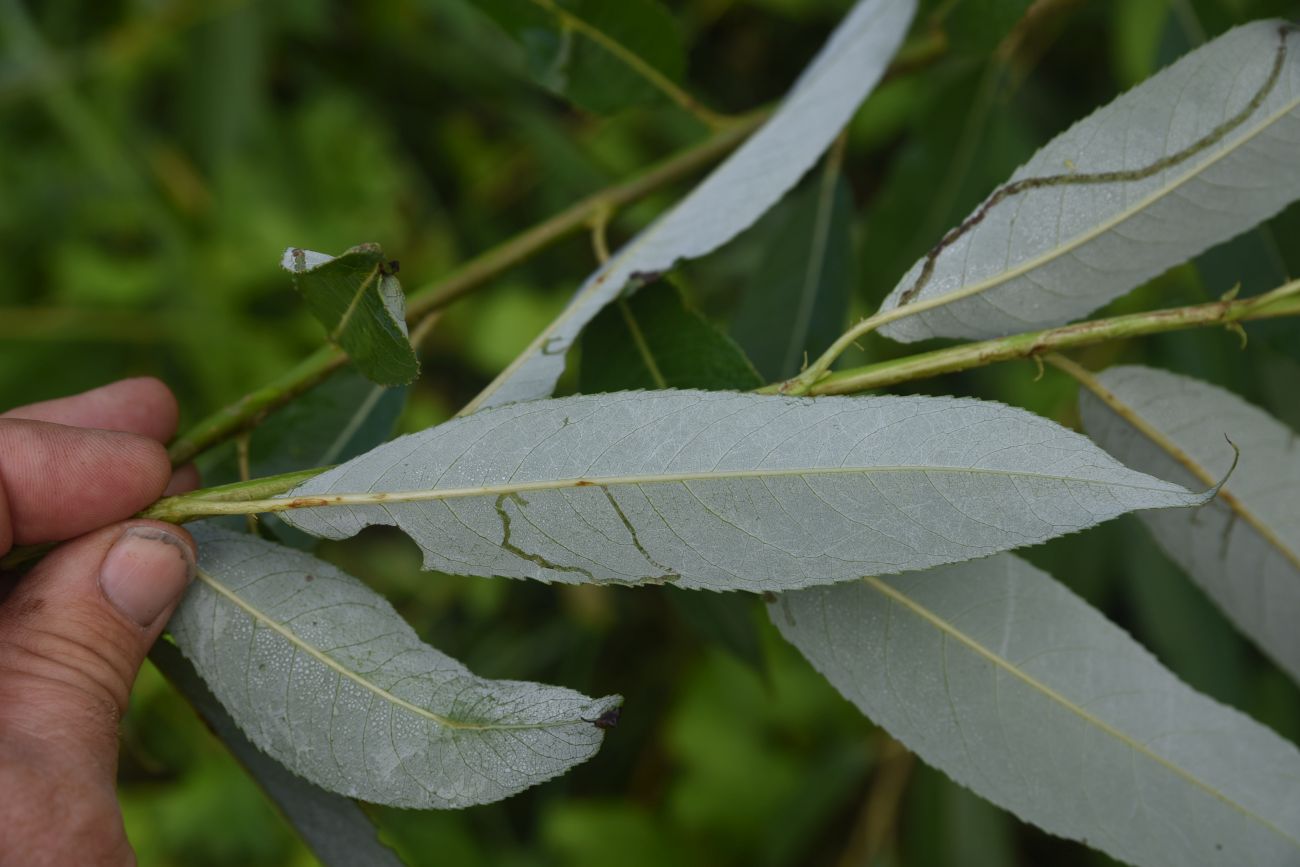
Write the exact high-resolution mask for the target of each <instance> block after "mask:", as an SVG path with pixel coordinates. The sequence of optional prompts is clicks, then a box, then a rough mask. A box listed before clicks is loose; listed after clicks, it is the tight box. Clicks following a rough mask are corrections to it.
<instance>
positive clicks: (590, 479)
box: [268, 465, 1200, 506]
mask: <svg viewBox="0 0 1300 867" xmlns="http://www.w3.org/2000/svg"><path fill="white" fill-rule="evenodd" d="M891 472H916V473H972V474H977V475H992V476H1005V477H1008V478H1017V479H1021V478H1023V479H1043V480H1047V481H1059V482H1075V483H1079V484H1086V485H1101V486H1104V487H1120V488H1131V489H1133V490H1139V491H1161V492H1163V493H1169V494H1176V493H1177V492H1176V491H1170V490H1169V489H1168V488H1167V487H1164V486H1167V485H1171V484H1173V483H1172V482H1163V481H1160V480H1159V479H1156V478H1154V477H1152V481H1153V482H1156V483H1157V484H1154V485H1139V484H1135V483H1132V482H1119V481H1109V480H1105V479H1087V478H1081V477H1079V476H1059V475H1051V474H1049V473H1031V472H1025V471H1021V470H1000V469H992V468H984V467H949V466H924V465H897V466H878V467H797V468H786V469H770V470H757V469H751V470H713V471H709V472H698V473H671V474H667V473H665V474H646V475H629V476H585V477H578V478H566V479H543V480H538V481H532V482H513V483H505V484H500V485H480V486H476V487H470V488H427V489H422V490H410V491H373V490H372V491H358V492H345V493H334V492H330V491H320V492H315V493H311V492H302V493H299V492H298V491H291V492H289V493H288V494H284V495H282V496H280V497H277V498H275V499H273V500H270V501H268V502H276V501H278V500H279V501H282V500H294V499H306V500H315V499H319V500H322V501H324V500H328V502H319V503H307V504H303V505H304V506H326V505H329V506H343V505H353V504H357V505H365V504H370V503H377V502H382V503H385V504H388V503H402V502H425V501H431V500H452V499H462V498H465V497H487V496H499V495H501V494H514V493H528V492H533V491H546V490H558V489H564V488H585V487H618V486H623V485H653V484H673V483H683V482H699V481H718V480H729V479H772V478H786V477H797V476H799V477H801V476H817V475H869V474H874V473H891ZM1130 472H1133V471H1130ZM308 484H310V482H308ZM1183 490H1184V493H1186V494H1188V495H1189V496H1190V497H1191V498H1192V499H1190V500H1189V503H1188V505H1196V504H1198V502H1199V500H1198V499H1197V497H1199V496H1200V495H1196V494H1192V493H1191V492H1188V491H1186V489H1183Z"/></svg>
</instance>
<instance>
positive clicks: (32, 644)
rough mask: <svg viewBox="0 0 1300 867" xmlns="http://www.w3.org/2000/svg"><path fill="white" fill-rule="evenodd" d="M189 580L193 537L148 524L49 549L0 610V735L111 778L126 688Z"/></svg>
mask: <svg viewBox="0 0 1300 867" xmlns="http://www.w3.org/2000/svg"><path fill="white" fill-rule="evenodd" d="M193 576H194V541H193V539H191V538H190V535H189V534H188V533H186V532H185V531H184V530H182V529H180V528H179V527H175V526H173V525H170V524H163V523H160V522H155V521H128V522H125V523H122V524H117V525H115V526H111V527H107V528H104V529H102V530H97V531H96V532H93V533H89V534H87V535H85V536H82V537H81V538H79V539H76V540H74V541H72V542H68V543H66V544H64V545H62V546H60V547H59V548H57V549H56V550H55V551H53V552H52V553H51V554H50V555H49V556H47V557H46V558H45V559H44V560H42V561H41V562H40V563H39V564H38V565H37V566H36V567H35V568H34V569H32V571H31V572H30V573H29V574H27V575H26V576H24V577H23V578H22V580H21V581H19V583H18V585H17V586H16V587H15V588H14V589H13V592H12V594H11V595H10V596H9V598H8V599H6V600H5V601H4V604H3V605H0V733H6V732H7V734H8V735H10V736H17V737H19V738H20V739H26V738H23V736H24V735H26V736H28V737H30V738H31V739H33V740H39V741H41V742H43V743H46V744H57V745H58V748H59V749H60V751H61V752H63V753H64V755H65V757H66V756H67V754H68V753H71V754H73V755H75V756H77V757H78V758H81V759H83V760H85V761H86V762H87V763H88V764H89V765H90V766H91V767H97V768H103V769H105V770H106V771H107V772H108V774H109V777H108V779H109V780H110V781H111V779H112V774H113V772H114V771H115V768H116V763H117V726H118V721H119V720H120V719H121V716H122V713H123V712H124V711H125V710H126V704H127V698H128V696H129V695H130V691H131V685H132V683H133V682H134V681H135V676H136V673H137V672H138V671H139V669H140V665H141V663H142V662H143V661H144V657H145V654H146V653H148V651H149V647H150V646H151V645H152V644H153V642H154V641H155V640H156V639H157V638H158V635H159V634H160V633H161V632H162V630H163V626H165V625H166V623H167V620H168V618H169V617H170V616H171V612H172V610H173V609H175V607H176V604H177V602H178V601H179V600H180V597H181V594H182V593H183V592H184V590H185V587H186V586H187V585H188V584H189V582H190V580H191V579H192V578H193Z"/></svg>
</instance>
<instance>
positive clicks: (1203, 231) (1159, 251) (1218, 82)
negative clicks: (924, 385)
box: [880, 21, 1300, 341]
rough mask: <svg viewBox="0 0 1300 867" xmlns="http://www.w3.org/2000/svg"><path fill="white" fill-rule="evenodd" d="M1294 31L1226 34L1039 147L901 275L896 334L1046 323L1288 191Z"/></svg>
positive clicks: (977, 333) (1298, 48)
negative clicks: (907, 311) (910, 309)
mask: <svg viewBox="0 0 1300 867" xmlns="http://www.w3.org/2000/svg"><path fill="white" fill-rule="evenodd" d="M1298 146H1300V31H1297V29H1296V28H1295V27H1293V26H1292V25H1289V24H1287V23H1285V22H1282V21H1258V22H1255V23H1252V24H1248V25H1245V26H1243V27H1238V28H1237V29H1235V30H1232V31H1230V32H1228V33H1226V34H1224V35H1223V36H1221V37H1219V38H1218V39H1216V40H1214V41H1213V42H1211V43H1209V44H1207V45H1205V46H1204V47H1202V48H1199V49H1197V50H1196V51H1193V52H1192V53H1190V54H1188V55H1187V56H1186V57H1184V58H1182V59H1181V60H1179V61H1178V62H1177V63H1175V64H1174V65H1172V66H1170V67H1169V68H1168V69H1165V70H1163V71H1162V72H1160V73H1158V74H1157V75H1155V76H1153V77H1152V78H1151V79H1149V80H1148V81H1146V82H1144V83H1143V84H1141V85H1139V86H1138V87H1136V88H1134V89H1133V90H1131V91H1129V92H1128V93H1126V94H1124V95H1123V96H1121V97H1119V98H1118V99H1116V100H1115V101H1114V102H1112V103H1110V104H1109V105H1107V106H1106V107H1104V108H1102V109H1100V110H1098V111H1097V112H1095V113H1094V114H1092V115H1091V116H1089V117H1087V118H1085V119H1084V120H1081V121H1079V122H1078V123H1076V124H1075V125H1074V126H1072V127H1071V128H1070V129H1068V130H1066V131H1065V132H1064V133H1062V134H1061V135H1059V136H1057V137H1056V138H1055V139H1053V140H1052V141H1051V142H1049V143H1048V144H1047V145H1046V146H1045V147H1044V148H1042V150H1040V151H1039V152H1038V153H1037V154H1035V155H1034V157H1033V158H1032V159H1030V161H1029V162H1028V163H1026V164H1025V165H1024V166H1022V167H1021V168H1020V169H1019V170H1018V171H1016V172H1015V174H1013V175H1012V176H1011V180H1010V181H1008V183H1006V184H1004V185H1003V186H1001V187H999V188H998V189H997V190H995V191H994V192H993V194H992V195H990V196H989V198H988V199H986V200H985V201H984V203H983V204H982V205H980V207H978V208H977V209H976V210H975V211H974V212H973V213H972V214H971V215H970V216H969V217H967V218H966V220H965V221H964V222H963V223H961V224H960V225H959V226H957V227H956V228H954V229H952V230H951V231H950V232H948V234H947V235H945V236H944V237H943V239H941V240H940V241H939V243H938V244H936V245H935V246H934V247H933V248H932V249H931V250H930V252H929V253H928V254H926V256H924V257H923V258H922V259H921V260H920V261H919V262H917V263H916V264H915V265H914V266H913V267H912V269H911V270H910V271H908V272H907V273H906V274H905V275H904V276H903V279H902V280H901V281H900V282H899V284H898V286H897V287H896V288H895V289H894V291H893V292H892V293H890V295H889V297H888V298H886V299H885V302H884V304H883V305H882V306H881V312H882V313H883V312H885V311H892V310H894V309H895V308H900V307H907V306H909V305H912V306H914V307H915V309H916V310H917V312H916V313H914V314H912V315H904V316H903V317H902V318H899V319H896V320H895V321H893V322H890V323H888V324H886V325H884V326H882V327H881V329H880V331H881V332H882V333H883V334H885V335H887V336H888V337H892V338H894V339H895V340H901V341H913V340H922V339H925V338H928V337H965V338H986V337H997V336H1000V335H1004V334H1010V333H1013V332H1019V331H1027V330H1033V329H1037V328H1043V327H1048V326H1052V325H1058V324H1060V323H1063V322H1067V321H1069V320H1071V319H1075V318H1078V317H1080V316H1083V315H1085V314H1087V313H1089V312H1090V311H1092V310H1095V309H1097V308H1098V307H1100V306H1101V305H1103V304H1105V303H1106V302H1108V301H1110V300H1111V299H1113V298H1116V297H1118V296H1120V295H1123V294H1124V293H1125V292H1128V291H1129V290H1130V289H1133V288H1134V287H1135V286H1137V285H1139V284H1141V283H1142V282H1144V281H1146V280H1147V279H1149V278H1151V277H1154V276H1155V275H1157V274H1159V273H1161V272H1162V271H1164V270H1166V269H1167V268H1170V267H1171V266H1173V265H1177V264H1179V263H1180V262H1183V261H1185V260H1186V259H1188V258H1190V257H1192V256H1195V255H1196V254H1197V253H1199V252H1201V251H1202V250H1204V249H1206V248H1207V247H1210V246H1211V245H1213V244H1217V243H1219V242H1220V241H1224V240H1227V239H1228V238H1231V237H1232V236H1234V235H1236V234H1238V233H1240V232H1243V231H1245V230H1246V229H1249V228H1250V227H1251V226H1253V225H1255V224H1256V223H1258V222H1260V221H1262V220H1265V219H1267V218H1268V217H1270V216H1272V215H1273V214H1275V213H1277V212H1278V211H1279V210H1281V209H1282V208H1283V207H1284V206H1285V205H1287V204H1288V203H1290V202H1292V201H1294V200H1295V199H1296V198H1297V197H1300V160H1297V159H1296V158H1295V154H1296V149H1297V147H1298Z"/></svg>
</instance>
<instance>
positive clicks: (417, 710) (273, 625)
mask: <svg viewBox="0 0 1300 867" xmlns="http://www.w3.org/2000/svg"><path fill="white" fill-rule="evenodd" d="M196 574H197V576H198V578H199V580H200V581H202V582H203V583H204V584H206V585H207V586H208V587H210V588H212V589H213V590H214V591H216V593H217V594H218V595H220V596H221V597H222V598H224V599H226V600H227V601H228V602H230V603H232V604H233V605H235V606H236V607H238V608H239V609H241V610H243V611H244V612H245V613H246V614H248V616H249V617H252V618H253V619H254V620H255V621H257V622H258V623H261V624H262V625H263V626H265V627H266V628H268V629H271V630H273V631H274V632H276V633H277V634H278V635H280V636H281V637H282V638H284V639H285V640H286V641H288V642H289V643H290V644H292V645H293V646H294V647H296V648H298V649H299V650H301V651H302V652H303V653H306V654H307V655H308V656H310V657H312V658H313V659H315V660H316V661H318V662H320V663H321V664H322V665H324V666H325V667H327V668H329V669H331V670H333V671H335V672H337V673H338V674H339V675H340V676H342V677H346V678H347V679H348V680H351V681H352V682H353V683H356V684H358V685H359V686H361V687H362V688H363V689H366V690H368V691H370V692H373V693H374V694H375V695H377V696H378V697H379V698H381V699H383V700H384V701H387V702H389V703H391V704H393V705H395V706H397V707H400V708H402V709H403V710H406V711H409V712H410V713H413V714H415V715H417V716H421V717H424V718H426V719H428V720H431V721H432V722H434V723H436V724H437V725H440V726H443V727H445V728H450V729H459V730H462V731H519V730H528V729H547V728H559V727H563V726H569V725H574V724H575V723H577V722H579V721H580V720H578V719H572V720H562V721H556V722H551V723H521V724H509V725H506V724H490V725H489V724H482V723H466V722H460V721H458V720H454V719H451V718H450V717H444V716H442V715H440V714H436V713H434V712H433V711H430V710H427V709H425V708H422V707H420V706H419V705H415V704H412V703H411V702H409V701H406V700H405V699H402V698H398V697H397V696H395V695H393V694H392V693H391V692H388V691H387V690H385V689H383V688H382V687H380V686H378V685H376V684H374V683H372V682H371V681H368V680H366V679H365V678H363V677H361V675H359V674H357V673H356V672H354V671H352V670H351V669H349V668H347V667H345V666H343V665H341V664H340V663H339V662H338V661H337V660H335V659H333V658H332V657H330V656H329V655H328V654H326V653H325V652H324V651H322V650H320V649H318V648H316V647H313V646H312V645H310V644H308V643H307V642H305V641H303V640H302V638H300V637H299V636H298V635H297V634H295V633H294V632H293V631H292V630H291V629H288V628H286V627H285V626H283V625H281V624H280V623H277V622H276V621H275V620H273V619H271V618H270V617H269V616H268V615H267V614H266V613H265V612H263V611H261V610H260V609H258V608H255V607H254V606H252V605H250V604H249V603H248V602H246V601H245V600H244V599H242V598H241V597H240V596H239V595H238V594H237V593H235V592H234V591H233V590H231V589H229V588H228V587H226V586H225V585H224V584H222V583H221V582H220V581H218V580H217V579H216V578H215V577H213V575H212V574H210V573H209V572H206V571H204V570H203V569H202V568H199V569H197V570H196ZM467 674H468V672H467Z"/></svg>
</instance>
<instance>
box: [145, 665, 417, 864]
mask: <svg viewBox="0 0 1300 867" xmlns="http://www.w3.org/2000/svg"><path fill="white" fill-rule="evenodd" d="M149 661H150V662H152V663H153V664H154V665H155V666H157V667H158V670H159V671H161V672H162V673H163V674H164V675H165V676H166V678H167V680H168V682H169V683H171V685H172V686H173V687H175V689H176V691H177V692H179V693H180V694H181V695H183V696H185V699H186V700H187V701H189V703H190V704H191V705H193V706H194V710H195V711H196V712H197V713H198V714H199V715H200V716H201V717H202V718H203V721H204V722H205V723H207V726H208V728H209V729H211V730H212V733H213V734H214V735H216V736H217V737H218V738H219V739H220V740H221V742H222V743H223V744H225V745H226V748H227V749H229V750H230V752H231V753H232V754H233V755H234V757H235V758H236V759H238V760H239V763H240V764H242V765H243V766H244V768H245V769H246V770H247V771H248V773H249V775H250V776H252V777H253V779H255V780H257V784H258V785H259V786H261V787H262V791H263V792H265V793H266V796H267V797H268V798H270V799H271V800H272V801H273V802H274V803H275V805H276V807H278V808H279V809H280V812H281V813H283V814H284V817H285V818H286V819H288V820H289V824H291V825H293V828H294V830H295V831H297V832H298V835H299V836H300V837H302V840H303V842H304V843H306V844H307V846H308V848H310V849H311V851H312V854H313V855H315V856H316V857H317V858H319V859H320V862H321V863H322V864H324V865H326V867H357V865H365V867H402V861H401V859H400V858H398V857H397V854H396V853H395V852H393V850H392V849H389V848H388V847H387V846H385V845H384V844H383V843H381V842H379V832H378V831H377V830H376V829H375V826H374V824H373V823H372V822H371V821H370V819H369V817H367V816H366V814H365V813H364V812H362V810H361V807H360V806H358V805H357V803H356V802H355V801H351V800H349V799H347V798H345V797H343V796H342V795H336V794H334V793H333V792H327V791H325V790H324V789H322V788H320V787H319V786H314V785H312V784H311V783H309V782H307V781H306V780H304V779H303V778H302V777H298V776H295V775H294V774H293V773H292V772H290V771H289V770H288V769H287V768H286V767H285V766H284V765H282V764H280V763H279V762H277V761H276V760H275V759H273V758H271V757H270V756H268V755H267V754H266V753H264V752H262V751H261V750H259V749H258V748H257V747H255V746H253V744H252V742H251V741H249V740H248V738H246V737H244V733H243V732H241V731H240V730H239V727H238V726H237V725H235V721H234V720H233V719H231V717H230V714H229V713H227V712H226V709H225V708H223V707H222V706H221V703H220V702H219V701H217V699H216V697H215V696H214V695H213V694H212V691H211V690H209V689H208V687H207V685H206V684H204V683H203V681H202V679H200V678H199V675H198V673H197V672H196V671H195V670H194V666H193V665H191V664H190V663H189V661H188V660H186V659H185V658H184V657H183V656H182V655H181V652H180V651H179V650H177V649H176V646H175V645H173V644H171V643H169V642H167V641H159V642H157V643H156V644H154V646H153V648H152V649H150V651H149Z"/></svg>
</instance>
